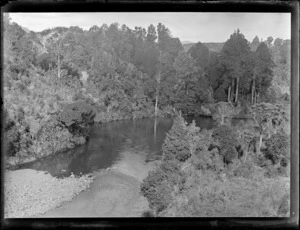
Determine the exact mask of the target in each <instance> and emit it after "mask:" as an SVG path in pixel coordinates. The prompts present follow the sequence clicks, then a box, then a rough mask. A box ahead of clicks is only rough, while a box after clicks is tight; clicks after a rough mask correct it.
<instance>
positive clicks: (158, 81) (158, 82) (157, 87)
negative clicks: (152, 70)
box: [154, 72, 161, 117]
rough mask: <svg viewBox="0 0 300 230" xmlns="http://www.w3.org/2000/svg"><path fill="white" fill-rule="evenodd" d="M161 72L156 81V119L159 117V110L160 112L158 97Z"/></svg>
mask: <svg viewBox="0 0 300 230" xmlns="http://www.w3.org/2000/svg"><path fill="white" fill-rule="evenodd" d="M160 78H161V76H160V72H158V74H157V75H156V81H157V85H156V96H155V110H154V113H155V117H156V116H157V112H158V111H157V110H158V97H159V85H160Z"/></svg>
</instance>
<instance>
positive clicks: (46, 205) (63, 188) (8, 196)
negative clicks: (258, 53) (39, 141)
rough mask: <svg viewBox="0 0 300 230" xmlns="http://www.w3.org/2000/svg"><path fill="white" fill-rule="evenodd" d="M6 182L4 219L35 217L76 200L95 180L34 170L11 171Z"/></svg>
mask: <svg viewBox="0 0 300 230" xmlns="http://www.w3.org/2000/svg"><path fill="white" fill-rule="evenodd" d="M4 179H5V182H4V200H5V201H4V202H5V203H4V218H19V217H35V216H38V215H40V214H43V213H45V212H46V211H48V210H50V209H54V208H56V207H59V206H61V205H62V204H63V203H64V202H66V201H70V200H72V198H73V197H75V196H76V195H77V194H79V193H80V192H81V191H83V190H85V189H87V188H88V187H89V186H90V183H91V182H92V181H93V178H92V177H90V176H89V175H85V176H82V177H79V178H77V177H74V176H70V177H68V178H63V179H58V178H55V177H52V176H51V175H50V174H47V173H46V172H40V171H35V170H32V169H22V170H16V171H7V172H6V173H5V178H4Z"/></svg>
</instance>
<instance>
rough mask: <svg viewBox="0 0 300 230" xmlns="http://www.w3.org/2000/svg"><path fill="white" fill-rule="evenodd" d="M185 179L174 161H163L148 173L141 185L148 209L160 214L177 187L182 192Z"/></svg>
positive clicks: (177, 163)
mask: <svg viewBox="0 0 300 230" xmlns="http://www.w3.org/2000/svg"><path fill="white" fill-rule="evenodd" d="M184 183H185V177H184V174H183V172H182V171H181V169H180V165H179V162H178V161H177V160H176V159H173V160H166V159H163V161H162V163H161V164H160V165H159V167H158V168H157V169H155V170H153V171H150V172H149V174H148V176H147V177H146V178H145V179H144V180H143V182H142V184H141V192H142V194H143V196H145V197H146V198H147V200H148V202H149V205H150V208H151V209H153V210H155V211H156V212H161V211H163V210H164V209H166V208H167V207H168V205H169V204H170V203H171V201H172V192H173V191H175V188H176V187H177V188H178V189H179V190H182V189H183V187H184Z"/></svg>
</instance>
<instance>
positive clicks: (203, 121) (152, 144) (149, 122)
mask: <svg viewBox="0 0 300 230" xmlns="http://www.w3.org/2000/svg"><path fill="white" fill-rule="evenodd" d="M192 119H193V118H191V117H188V118H187V121H188V122H191V121H192ZM194 119H195V121H196V124H197V125H198V126H200V128H202V129H204V128H205V129H211V128H212V127H213V126H214V122H213V120H212V119H211V118H210V117H197V118H194ZM172 124H173V119H172V118H156V119H154V118H145V119H135V120H123V121H114V122H109V123H104V124H95V125H93V126H92V127H91V130H90V136H89V140H88V141H87V142H86V143H85V144H84V145H81V146H78V147H76V148H74V149H71V150H67V151H62V152H59V153H56V154H53V155H50V156H47V157H44V158H41V159H38V160H35V161H32V162H28V163H24V164H22V165H19V166H18V167H17V168H16V169H25V168H30V169H35V170H41V171H47V172H49V173H50V174H51V175H52V176H57V177H62V176H69V175H70V174H71V172H72V173H73V174H75V175H80V174H87V173H91V172H94V171H97V170H100V169H105V168H108V167H111V166H112V165H113V164H114V162H116V161H120V156H119V155H120V154H119V153H120V152H122V151H125V150H126V149H132V148H135V149H137V150H141V151H143V152H145V151H146V152H148V153H149V154H152V155H157V156H160V155H161V146H162V143H163V141H164V139H165V136H166V132H168V131H169V129H170V128H171V126H172ZM137 152H138V151H137Z"/></svg>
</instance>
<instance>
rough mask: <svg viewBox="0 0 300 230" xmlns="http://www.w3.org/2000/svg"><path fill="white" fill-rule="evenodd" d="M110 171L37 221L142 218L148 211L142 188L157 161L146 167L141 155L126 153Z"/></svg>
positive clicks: (97, 176)
mask: <svg viewBox="0 0 300 230" xmlns="http://www.w3.org/2000/svg"><path fill="white" fill-rule="evenodd" d="M121 155H122V157H121V160H120V161H119V162H116V163H115V164H114V165H113V166H112V167H111V168H109V169H108V170H104V171H100V172H96V173H94V175H95V179H94V182H93V183H92V184H91V186H90V188H89V189H87V190H85V191H84V192H82V193H80V194H79V195H78V196H76V197H75V198H74V199H73V200H72V201H71V202H66V203H64V204H63V205H62V206H61V207H58V208H55V209H53V210H50V211H48V212H46V213H45V214H42V215H39V216H38V217H43V218H44V217H56V218H59V217H72V218H73V217H142V216H143V214H144V213H145V212H147V211H148V210H149V205H148V201H147V199H146V198H145V197H143V196H142V194H141V193H140V184H141V182H142V180H143V179H144V178H145V177H146V176H147V174H148V172H149V171H150V170H151V169H153V168H154V167H155V164H156V163H155V161H153V162H149V163H145V156H144V155H142V154H141V153H139V154H138V153H133V152H132V151H125V152H122V153H121Z"/></svg>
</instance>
